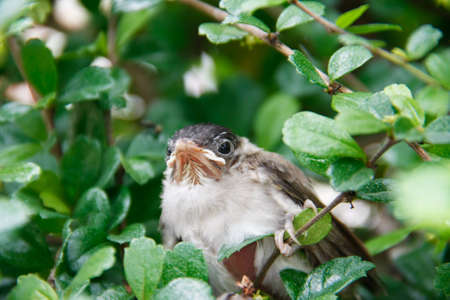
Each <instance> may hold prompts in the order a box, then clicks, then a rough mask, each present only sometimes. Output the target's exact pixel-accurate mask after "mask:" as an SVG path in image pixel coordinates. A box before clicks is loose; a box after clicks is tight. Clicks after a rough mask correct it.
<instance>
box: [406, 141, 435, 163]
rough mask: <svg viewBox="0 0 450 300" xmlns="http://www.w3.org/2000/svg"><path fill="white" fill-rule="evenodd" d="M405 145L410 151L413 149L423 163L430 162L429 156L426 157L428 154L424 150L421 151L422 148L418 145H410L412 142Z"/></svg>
mask: <svg viewBox="0 0 450 300" xmlns="http://www.w3.org/2000/svg"><path fill="white" fill-rule="evenodd" d="M406 143H407V144H408V146H409V147H411V149H413V150H414V151H415V152H416V153H417V155H419V156H420V158H421V159H422V160H423V161H430V160H431V157H430V155H428V153H427V152H426V151H425V150H423V148H422V147H420V145H419V144H417V143H412V142H406Z"/></svg>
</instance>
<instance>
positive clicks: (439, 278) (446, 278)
mask: <svg viewBox="0 0 450 300" xmlns="http://www.w3.org/2000/svg"><path fill="white" fill-rule="evenodd" d="M434 287H435V288H437V289H438V290H441V291H442V292H443V293H444V294H445V295H446V296H450V263H445V264H442V265H440V266H438V267H437V268H436V279H435V280H434Z"/></svg>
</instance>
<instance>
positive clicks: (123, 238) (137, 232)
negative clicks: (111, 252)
mask: <svg viewBox="0 0 450 300" xmlns="http://www.w3.org/2000/svg"><path fill="white" fill-rule="evenodd" d="M143 236H145V226H144V225H142V224H140V223H136V224H131V225H128V226H127V227H125V229H124V230H122V232H121V233H119V234H110V235H108V240H110V241H111V242H115V243H118V244H124V243H129V242H131V240H132V239H137V238H140V237H143Z"/></svg>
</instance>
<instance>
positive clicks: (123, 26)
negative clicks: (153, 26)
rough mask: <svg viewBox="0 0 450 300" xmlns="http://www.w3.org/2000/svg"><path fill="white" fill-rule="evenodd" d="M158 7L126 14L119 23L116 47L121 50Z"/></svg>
mask: <svg viewBox="0 0 450 300" xmlns="http://www.w3.org/2000/svg"><path fill="white" fill-rule="evenodd" d="M156 11H157V10H156V9H144V10H138V11H133V12H129V13H126V14H124V15H123V16H122V17H121V18H120V20H119V24H118V25H117V37H116V48H117V50H118V51H121V50H122V49H123V47H124V46H125V45H127V44H128V42H129V41H130V40H131V39H132V38H133V36H134V35H136V33H138V32H139V30H141V29H142V28H143V27H144V26H145V25H146V24H147V23H148V22H149V21H150V19H151V17H152V16H154V15H155V12H156Z"/></svg>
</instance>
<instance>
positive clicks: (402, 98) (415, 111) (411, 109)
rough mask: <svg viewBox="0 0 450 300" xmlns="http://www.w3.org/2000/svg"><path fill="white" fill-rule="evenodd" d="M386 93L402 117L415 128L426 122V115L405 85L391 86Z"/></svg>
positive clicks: (385, 89) (386, 89)
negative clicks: (408, 120) (409, 121)
mask: <svg viewBox="0 0 450 300" xmlns="http://www.w3.org/2000/svg"><path fill="white" fill-rule="evenodd" d="M384 93H385V94H386V95H387V96H388V97H389V99H390V100H391V103H392V105H393V106H394V107H395V108H396V109H397V110H398V111H399V113H400V115H401V116H404V117H406V118H408V119H410V120H411V122H412V123H413V124H414V126H421V125H423V123H424V122H425V113H424V111H423V109H422V108H421V107H420V105H419V103H418V102H417V101H416V100H414V99H413V98H412V95H411V92H410V91H409V89H408V88H407V87H406V85H404V84H391V85H389V86H387V87H385V88H384Z"/></svg>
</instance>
